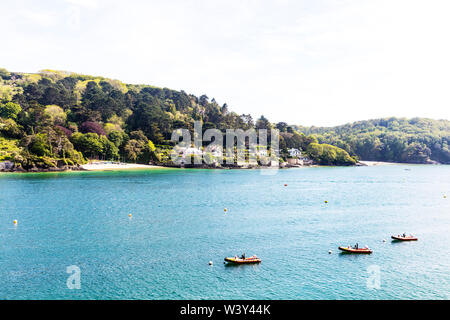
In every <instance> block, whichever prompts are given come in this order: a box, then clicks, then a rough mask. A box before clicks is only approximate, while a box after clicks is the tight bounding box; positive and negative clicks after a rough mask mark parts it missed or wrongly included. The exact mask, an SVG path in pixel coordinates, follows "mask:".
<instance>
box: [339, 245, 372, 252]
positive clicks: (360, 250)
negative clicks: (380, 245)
mask: <svg viewBox="0 0 450 320" xmlns="http://www.w3.org/2000/svg"><path fill="white" fill-rule="evenodd" d="M339 250H341V251H344V252H347V253H372V250H371V249H369V248H367V247H365V248H358V249H356V248H352V247H350V246H348V247H339Z"/></svg>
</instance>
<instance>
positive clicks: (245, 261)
mask: <svg viewBox="0 0 450 320" xmlns="http://www.w3.org/2000/svg"><path fill="white" fill-rule="evenodd" d="M224 260H225V262H228V263H231V264H254V263H261V259H260V258H258V257H257V256H255V255H253V256H251V257H248V258H247V257H245V253H244V254H242V255H241V256H240V257H238V256H234V257H227V258H225V259H224Z"/></svg>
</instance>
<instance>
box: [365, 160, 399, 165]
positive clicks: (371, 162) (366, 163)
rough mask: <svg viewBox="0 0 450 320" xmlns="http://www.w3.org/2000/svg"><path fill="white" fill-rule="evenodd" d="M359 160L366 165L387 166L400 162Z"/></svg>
mask: <svg viewBox="0 0 450 320" xmlns="http://www.w3.org/2000/svg"><path fill="white" fill-rule="evenodd" d="M359 162H360V163H362V164H365V165H366V166H385V165H393V164H399V163H395V162H383V161H359Z"/></svg>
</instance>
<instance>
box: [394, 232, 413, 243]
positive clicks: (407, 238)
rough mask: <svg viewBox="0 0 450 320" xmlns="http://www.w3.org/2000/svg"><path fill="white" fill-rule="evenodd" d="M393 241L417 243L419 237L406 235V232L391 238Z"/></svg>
mask: <svg viewBox="0 0 450 320" xmlns="http://www.w3.org/2000/svg"><path fill="white" fill-rule="evenodd" d="M391 238H392V239H393V241H417V240H419V239H418V238H417V237H415V236H413V235H412V234H410V235H406V232H404V233H403V234H398V235H396V236H391Z"/></svg>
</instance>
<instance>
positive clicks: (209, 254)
mask: <svg viewBox="0 0 450 320" xmlns="http://www.w3.org/2000/svg"><path fill="white" fill-rule="evenodd" d="M262 173H265V174H262ZM267 173H268V172H267V171H260V170H195V169H194V170H188V169H186V170H176V169H175V170H165V169H164V170H152V171H123V172H74V173H49V174H45V173H40V174H0V298H1V299H449V298H450V166H420V165H386V166H375V167H349V168H342V167H329V168H328V167H317V168H299V169H289V170H279V171H278V172H277V173H276V174H274V175H267ZM285 183H286V184H288V186H287V187H285V186H284V184H285ZM444 195H446V196H447V198H444ZM325 200H327V201H328V204H325V203H324V201H325ZM224 208H227V209H228V212H227V213H224ZM129 213H132V218H131V219H130V218H129V217H128V214H129ZM15 219H17V220H18V225H17V226H14V225H13V220H15ZM403 232H407V233H410V232H411V233H414V234H415V235H417V236H418V237H419V241H417V242H410V243H392V242H391V240H390V235H391V234H399V233H403ZM383 239H386V242H383V241H382V240H383ZM356 242H358V243H359V245H360V246H363V245H368V246H369V247H371V248H372V249H373V250H374V253H373V254H372V255H356V256H355V255H345V254H344V255H343V254H340V253H339V252H338V250H337V247H338V246H339V245H349V244H355V243H356ZM330 249H331V250H332V254H328V251H329V250H330ZM242 252H245V253H246V254H247V256H250V255H252V254H257V255H258V256H259V257H261V258H262V260H263V262H262V263H261V264H260V265H253V266H252V265H247V266H235V267H229V266H226V265H224V264H223V258H224V257H226V256H234V255H235V254H241V253H242ZM210 260H212V261H213V262H214V265H213V266H209V265H208V262H209V261H210ZM71 265H76V266H78V267H79V268H80V270H81V289H79V290H76V289H74V290H70V289H68V288H67V285H66V280H67V278H68V277H69V274H68V273H66V268H67V267H68V266H71ZM374 266H375V267H374ZM368 268H369V270H372V269H371V268H375V269H377V268H379V270H380V273H379V278H378V277H377V274H375V275H372V278H370V279H379V280H380V282H379V284H380V287H379V289H376V288H373V287H370V286H369V287H368V286H367V281H368V278H369V276H370V274H369V273H368ZM374 277H375V278H374ZM375 281H376V280H375ZM370 283H374V282H370ZM375 283H376V282H375Z"/></svg>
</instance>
